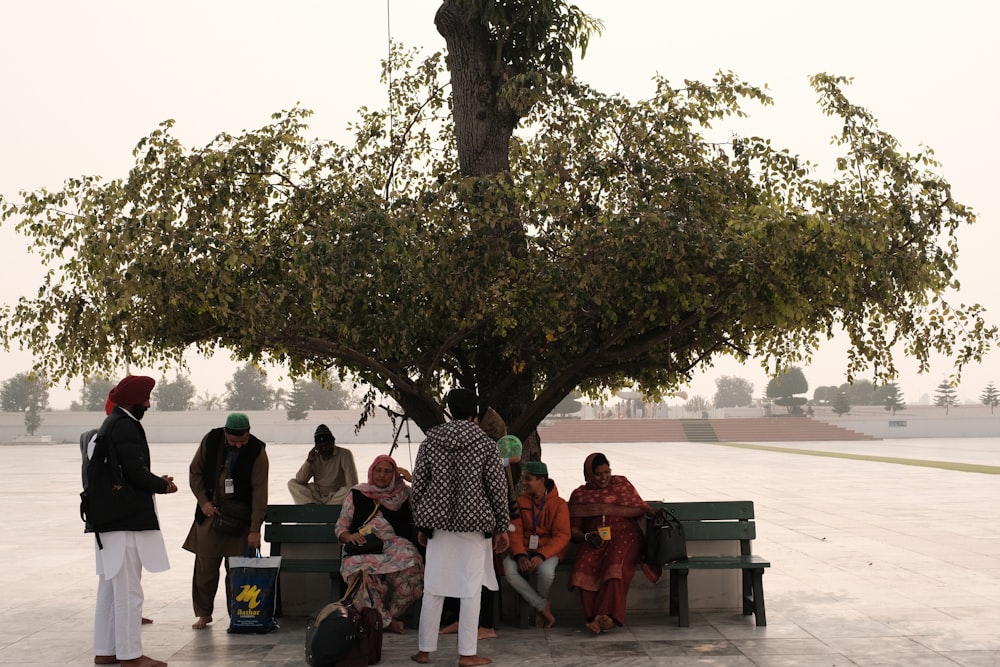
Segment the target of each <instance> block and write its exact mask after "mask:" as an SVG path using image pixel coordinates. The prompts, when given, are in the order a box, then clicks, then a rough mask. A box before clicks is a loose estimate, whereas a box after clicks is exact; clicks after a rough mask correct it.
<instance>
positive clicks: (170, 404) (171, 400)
mask: <svg viewBox="0 0 1000 667" xmlns="http://www.w3.org/2000/svg"><path fill="white" fill-rule="evenodd" d="M197 394H198V390H197V389H195V387H194V384H193V383H192V382H191V378H190V377H189V376H187V375H180V374H177V375H175V376H174V381H173V382H170V381H168V380H167V379H166V378H163V379H162V380H160V383H159V384H158V385H156V409H157V410H162V411H164V412H176V411H182V410H191V409H193V408H194V399H195V396H197Z"/></svg>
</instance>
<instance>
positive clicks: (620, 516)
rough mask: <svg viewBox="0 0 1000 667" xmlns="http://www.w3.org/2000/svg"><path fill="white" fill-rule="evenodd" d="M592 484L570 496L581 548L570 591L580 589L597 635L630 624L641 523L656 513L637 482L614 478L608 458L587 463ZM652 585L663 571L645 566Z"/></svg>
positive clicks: (590, 458)
mask: <svg viewBox="0 0 1000 667" xmlns="http://www.w3.org/2000/svg"><path fill="white" fill-rule="evenodd" d="M583 476H584V478H585V479H586V480H587V483H586V484H584V485H583V486H580V487H577V489H576V490H575V491H573V493H572V494H571V495H570V497H569V516H570V529H571V533H572V539H573V541H574V542H578V543H579V544H580V547H579V549H578V550H577V552H576V559H575V560H574V561H573V569H572V571H571V573H570V579H569V587H570V590H573V589H574V588H578V589H580V599H581V601H582V602H583V611H584V614H585V615H586V617H587V624H586V628H587V629H588V630H590V632H592V633H594V634H595V635H597V634H600V633H602V632H607V631H608V630H612V629H614V628H615V627H617V626H620V625H624V623H625V602H626V596H627V595H628V589H629V586H630V585H631V583H632V577H633V576H634V575H635V570H636V566H638V565H639V557H640V554H641V553H642V530H641V528H640V527H639V521H640V520H641V519H642V518H643V517H644V516H652V514H653V508H651V507H650V506H649V505H648V504H647V503H646V501H644V500H643V499H642V498H641V497H640V496H639V493H638V491H636V490H635V487H634V486H632V483H631V482H629V481H628V480H627V479H626V478H625V477H622V476H621V475H612V474H611V465H610V464H609V463H608V458H607V457H606V456H605V455H604V454H600V453H594V454H591V455H590V456H588V457H587V460H586V462H585V463H584V464H583ZM643 570H644V572H645V574H646V576H647V577H648V578H649V579H650V581H653V582H655V581H657V580H658V579H659V578H660V574H661V572H658V571H656V569H654V568H647V567H646V566H643Z"/></svg>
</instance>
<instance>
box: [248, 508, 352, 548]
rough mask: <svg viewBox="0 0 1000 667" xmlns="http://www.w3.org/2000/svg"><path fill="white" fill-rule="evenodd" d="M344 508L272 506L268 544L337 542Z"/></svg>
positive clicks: (266, 535) (266, 534)
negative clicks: (338, 526)
mask: <svg viewBox="0 0 1000 667" xmlns="http://www.w3.org/2000/svg"><path fill="white" fill-rule="evenodd" d="M339 517H340V505H268V506H267V511H266V513H265V514H264V540H265V541H267V542H277V543H279V544H282V543H284V544H291V543H296V544H303V543H308V544H311V543H332V542H337V536H336V534H335V533H336V531H335V530H334V526H333V525H334V524H335V523H337V519H338V518H339Z"/></svg>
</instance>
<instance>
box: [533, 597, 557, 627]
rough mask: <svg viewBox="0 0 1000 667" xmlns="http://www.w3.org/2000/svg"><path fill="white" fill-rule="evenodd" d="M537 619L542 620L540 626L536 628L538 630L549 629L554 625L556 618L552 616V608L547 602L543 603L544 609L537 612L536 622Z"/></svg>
mask: <svg viewBox="0 0 1000 667" xmlns="http://www.w3.org/2000/svg"><path fill="white" fill-rule="evenodd" d="M538 618H541V619H542V620H541V624H540V625H539V626H538V627H540V628H551V627H552V626H553V625H555V624H556V617H555V616H553V615H552V607H551V605H550V604H549V603H548V602H546V603H545V608H544V609H541V610H539V612H538V616H537V617H536V621H537V619H538Z"/></svg>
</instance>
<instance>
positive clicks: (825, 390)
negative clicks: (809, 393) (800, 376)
mask: <svg viewBox="0 0 1000 667" xmlns="http://www.w3.org/2000/svg"><path fill="white" fill-rule="evenodd" d="M839 391H840V389H838V388H837V387H834V386H828V387H816V389H815V391H813V403H814V404H815V405H832V404H833V399H835V398H836V397H837V393H838V392H839Z"/></svg>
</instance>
